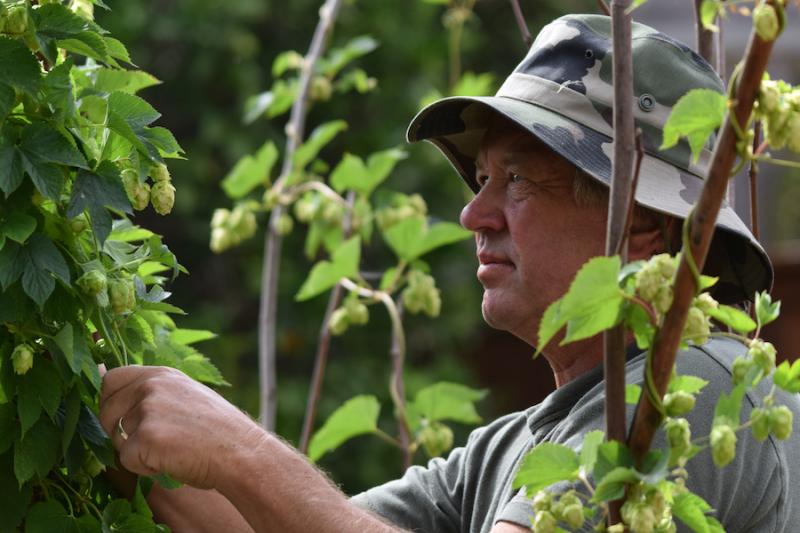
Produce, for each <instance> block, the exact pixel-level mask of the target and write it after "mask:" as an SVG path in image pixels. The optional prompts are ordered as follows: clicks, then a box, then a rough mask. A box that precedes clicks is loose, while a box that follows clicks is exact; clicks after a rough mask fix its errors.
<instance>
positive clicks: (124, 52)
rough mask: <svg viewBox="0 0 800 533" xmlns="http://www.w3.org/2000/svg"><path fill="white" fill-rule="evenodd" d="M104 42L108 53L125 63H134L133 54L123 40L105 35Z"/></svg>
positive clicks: (139, 72) (138, 72)
mask: <svg viewBox="0 0 800 533" xmlns="http://www.w3.org/2000/svg"><path fill="white" fill-rule="evenodd" d="M103 42H105V43H106V50H108V55H110V56H111V57H113V58H114V59H119V60H120V61H124V62H125V63H128V64H133V63H132V62H131V56H130V54H129V53H128V49H127V48H126V47H125V45H124V44H123V43H122V41H120V40H119V39H115V38H113V37H109V36H107V35H104V36H103ZM129 72H136V73H137V74H146V73H145V72H141V71H129ZM148 75H149V74H148ZM134 92H135V91H134Z"/></svg>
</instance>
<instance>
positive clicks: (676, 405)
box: [664, 390, 695, 417]
mask: <svg viewBox="0 0 800 533" xmlns="http://www.w3.org/2000/svg"><path fill="white" fill-rule="evenodd" d="M694 401H695V400H694V395H692V394H689V393H688V392H686V391H682V390H679V391H675V392H670V393H668V394H666V395H665V396H664V409H665V410H666V412H667V416H673V417H676V416H683V415H685V414H686V413H688V412H689V411H691V410H692V409H694Z"/></svg>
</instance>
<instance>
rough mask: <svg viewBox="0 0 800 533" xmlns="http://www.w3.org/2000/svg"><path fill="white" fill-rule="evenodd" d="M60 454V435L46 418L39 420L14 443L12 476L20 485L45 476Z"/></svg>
mask: <svg viewBox="0 0 800 533" xmlns="http://www.w3.org/2000/svg"><path fill="white" fill-rule="evenodd" d="M60 454H61V434H60V433H59V431H58V428H56V427H55V425H53V423H52V422H50V420H48V419H47V418H40V419H39V421H38V422H36V424H35V425H34V426H33V427H32V428H31V429H30V431H28V432H27V433H26V434H25V436H24V437H22V438H21V439H20V440H18V441H17V442H15V443H14V474H15V476H16V477H17V481H18V482H19V483H20V484H22V483H25V482H26V481H28V480H29V479H31V478H32V477H33V475H34V474H38V475H39V476H41V477H44V476H46V475H47V473H48V472H49V471H50V469H51V468H53V466H55V464H56V462H57V461H58V459H59V457H60Z"/></svg>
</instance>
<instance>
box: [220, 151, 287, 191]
mask: <svg viewBox="0 0 800 533" xmlns="http://www.w3.org/2000/svg"><path fill="white" fill-rule="evenodd" d="M277 160H278V149H277V148H276V147H275V143H273V142H272V141H268V142H266V143H264V145H263V146H262V147H261V148H259V150H258V152H256V154H255V157H254V156H252V155H246V156H244V157H243V158H241V159H240V160H239V161H238V162H237V163H236V165H234V167H233V169H232V170H231V171H230V172H229V173H228V175H227V176H225V179H224V180H222V188H223V189H224V190H225V193H226V194H227V195H228V197H229V198H233V199H238V198H242V197H243V196H245V195H247V194H248V193H249V192H250V191H252V190H253V189H254V188H255V187H257V186H259V185H264V186H265V187H268V186H269V184H270V182H271V180H270V177H269V175H270V172H271V171H272V167H273V166H274V165H275V162H276V161H277Z"/></svg>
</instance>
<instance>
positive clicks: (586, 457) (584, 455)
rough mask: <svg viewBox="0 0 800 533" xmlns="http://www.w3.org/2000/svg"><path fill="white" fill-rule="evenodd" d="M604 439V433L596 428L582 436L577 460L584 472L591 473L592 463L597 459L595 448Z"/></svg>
mask: <svg viewBox="0 0 800 533" xmlns="http://www.w3.org/2000/svg"><path fill="white" fill-rule="evenodd" d="M604 439H605V433H603V432H602V431H600V430H597V429H596V430H594V431H590V432H588V433H587V434H586V435H584V436H583V444H581V453H580V456H579V462H580V464H581V468H582V469H583V471H584V472H587V473H591V472H592V471H593V470H594V463H595V461H597V449H598V448H599V447H600V444H602V443H603V440H604Z"/></svg>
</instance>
